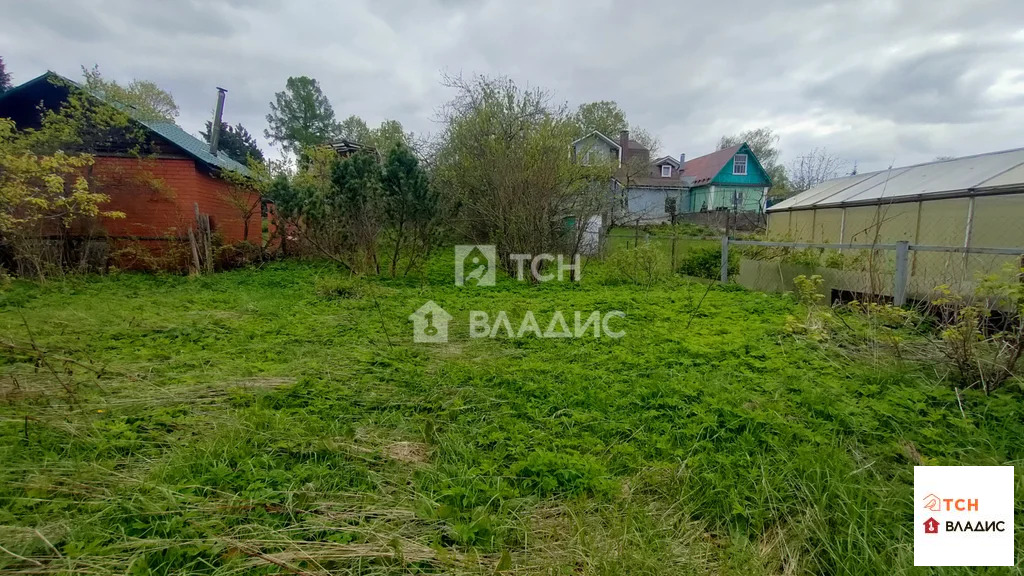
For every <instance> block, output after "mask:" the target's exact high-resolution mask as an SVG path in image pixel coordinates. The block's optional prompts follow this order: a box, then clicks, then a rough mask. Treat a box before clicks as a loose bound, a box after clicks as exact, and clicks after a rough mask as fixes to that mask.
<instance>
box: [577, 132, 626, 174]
mask: <svg viewBox="0 0 1024 576" xmlns="http://www.w3.org/2000/svg"><path fill="white" fill-rule="evenodd" d="M572 153H573V157H574V158H575V159H576V161H577V162H579V163H581V164H598V163H604V162H611V163H612V164H614V165H616V166H618V165H620V164H621V162H620V158H621V155H620V153H619V145H618V144H617V143H616V142H615V141H614V140H612V139H611V138H609V137H607V136H605V135H604V134H601V133H600V132H598V131H596V130H595V131H593V132H591V133H590V134H587V135H586V136H584V137H582V138H579V139H577V140H575V141H573V143H572Z"/></svg>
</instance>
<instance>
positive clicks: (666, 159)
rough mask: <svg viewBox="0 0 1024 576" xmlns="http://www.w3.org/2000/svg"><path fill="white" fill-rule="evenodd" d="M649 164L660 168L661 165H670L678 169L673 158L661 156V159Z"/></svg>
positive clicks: (676, 161) (677, 163)
mask: <svg viewBox="0 0 1024 576" xmlns="http://www.w3.org/2000/svg"><path fill="white" fill-rule="evenodd" d="M651 164H653V165H655V166H661V165H662V164H671V165H673V166H675V167H676V168H678V167H679V160H676V159H675V158H673V157H671V156H662V157H661V158H658V159H657V160H655V161H654V162H651Z"/></svg>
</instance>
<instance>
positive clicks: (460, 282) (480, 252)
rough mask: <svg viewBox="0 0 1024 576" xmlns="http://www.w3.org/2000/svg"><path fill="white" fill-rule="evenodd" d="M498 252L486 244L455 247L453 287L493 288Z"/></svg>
mask: <svg viewBox="0 0 1024 576" xmlns="http://www.w3.org/2000/svg"><path fill="white" fill-rule="evenodd" d="M497 265H498V251H497V250H496V249H495V248H494V246H490V245H486V244H477V245H459V246H456V247H455V285H456V286H465V285H467V284H470V285H476V286H494V281H495V275H496V272H497V270H498V268H497Z"/></svg>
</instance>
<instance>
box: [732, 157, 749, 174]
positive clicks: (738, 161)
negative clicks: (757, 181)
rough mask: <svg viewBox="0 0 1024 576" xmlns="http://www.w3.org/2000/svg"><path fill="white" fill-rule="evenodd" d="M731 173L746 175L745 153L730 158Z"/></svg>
mask: <svg viewBox="0 0 1024 576" xmlns="http://www.w3.org/2000/svg"><path fill="white" fill-rule="evenodd" d="M732 173H733V174H735V175H737V176H746V175H747V155H746V154H737V155H736V156H735V157H734V158H733V159H732Z"/></svg>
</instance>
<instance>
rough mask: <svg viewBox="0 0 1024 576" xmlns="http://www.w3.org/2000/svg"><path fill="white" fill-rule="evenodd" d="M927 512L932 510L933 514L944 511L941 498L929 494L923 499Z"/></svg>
mask: <svg viewBox="0 0 1024 576" xmlns="http://www.w3.org/2000/svg"><path fill="white" fill-rule="evenodd" d="M923 500H924V508H925V510H931V511H932V512H939V511H940V510H942V504H941V501H940V500H939V497H938V496H936V495H935V494H929V495H927V496H925V497H924V498H923Z"/></svg>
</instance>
